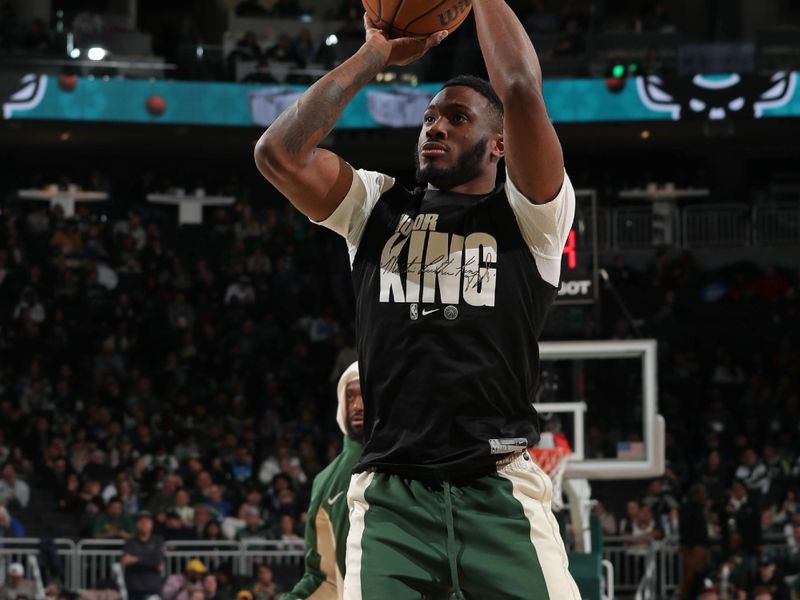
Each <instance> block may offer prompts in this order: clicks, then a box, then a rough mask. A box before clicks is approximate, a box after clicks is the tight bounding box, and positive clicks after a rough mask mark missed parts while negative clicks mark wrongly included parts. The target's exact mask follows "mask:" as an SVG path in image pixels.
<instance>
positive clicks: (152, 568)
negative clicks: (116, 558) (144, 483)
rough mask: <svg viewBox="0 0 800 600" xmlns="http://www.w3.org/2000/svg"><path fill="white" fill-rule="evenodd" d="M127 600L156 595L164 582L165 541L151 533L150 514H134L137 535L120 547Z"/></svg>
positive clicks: (138, 599)
mask: <svg viewBox="0 0 800 600" xmlns="http://www.w3.org/2000/svg"><path fill="white" fill-rule="evenodd" d="M121 562H122V566H123V567H125V586H126V588H127V590H128V600H146V599H147V598H149V597H150V596H152V595H158V594H159V593H160V592H161V588H162V585H163V582H164V575H163V574H164V541H163V540H162V539H161V538H160V537H158V536H154V535H153V516H152V515H151V514H150V513H149V512H147V511H142V512H140V513H139V514H137V515H136V535H134V536H133V537H132V538H130V539H128V540H126V541H125V545H124V546H123V549H122V560H121Z"/></svg>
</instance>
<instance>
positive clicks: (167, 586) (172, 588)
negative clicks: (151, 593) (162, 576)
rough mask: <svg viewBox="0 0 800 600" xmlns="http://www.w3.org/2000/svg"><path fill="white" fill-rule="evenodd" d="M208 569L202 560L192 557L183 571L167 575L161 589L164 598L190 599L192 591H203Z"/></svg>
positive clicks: (167, 599) (173, 599)
mask: <svg viewBox="0 0 800 600" xmlns="http://www.w3.org/2000/svg"><path fill="white" fill-rule="evenodd" d="M207 572H208V569H207V568H206V566H205V565H204V564H203V562H202V561H200V560H198V559H196V558H195V559H192V560H190V561H189V562H187V563H186V568H185V569H184V570H183V573H175V574H174V575H170V576H169V577H167V581H166V582H165V583H164V588H163V589H162V590H161V598H162V600H190V597H191V592H195V591H199V592H201V593H202V591H203V581H202V580H203V575H205V574H206V573H207Z"/></svg>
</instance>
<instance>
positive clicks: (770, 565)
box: [748, 552, 789, 600]
mask: <svg viewBox="0 0 800 600" xmlns="http://www.w3.org/2000/svg"><path fill="white" fill-rule="evenodd" d="M748 598H752V599H753V600H789V588H788V587H787V585H786V582H785V581H784V579H783V575H782V574H780V572H779V571H778V567H777V565H776V564H775V557H774V556H773V555H772V554H771V553H769V552H762V553H761V556H760V557H759V559H758V571H757V572H756V575H755V577H754V578H753V582H752V583H751V584H750V589H749V590H748Z"/></svg>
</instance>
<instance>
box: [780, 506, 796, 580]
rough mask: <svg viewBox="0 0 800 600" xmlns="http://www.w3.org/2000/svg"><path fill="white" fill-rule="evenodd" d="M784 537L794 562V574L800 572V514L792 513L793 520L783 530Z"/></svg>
mask: <svg viewBox="0 0 800 600" xmlns="http://www.w3.org/2000/svg"><path fill="white" fill-rule="evenodd" d="M783 535H784V538H785V539H786V547H787V549H788V550H789V558H790V560H791V562H792V572H798V571H800V512H794V513H792V517H791V520H790V521H789V522H788V523H787V524H786V525H785V526H784V528H783Z"/></svg>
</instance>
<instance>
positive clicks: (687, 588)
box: [680, 483, 711, 599]
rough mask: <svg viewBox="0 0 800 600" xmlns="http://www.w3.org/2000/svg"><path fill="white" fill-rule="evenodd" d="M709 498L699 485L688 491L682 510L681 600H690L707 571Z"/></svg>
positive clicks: (700, 484) (701, 485)
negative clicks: (697, 582) (699, 579)
mask: <svg viewBox="0 0 800 600" xmlns="http://www.w3.org/2000/svg"><path fill="white" fill-rule="evenodd" d="M707 505H708V497H707V495H706V489H705V486H704V485H703V484H702V483H697V484H695V485H693V486H692V488H691V489H690V490H689V497H688V499H687V500H686V502H684V503H683V505H682V506H681V510H680V550H681V557H682V559H683V577H682V579H681V598H684V599H689V598H691V594H690V592H691V590H693V589H695V587H696V585H697V584H696V580H697V578H698V577H699V576H700V575H701V574H702V573H704V572H705V571H706V569H707V568H708V547H709V545H710V543H711V542H710V540H709V537H708V519H707V517H706V509H707Z"/></svg>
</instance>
